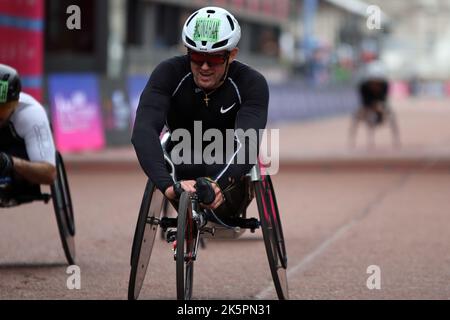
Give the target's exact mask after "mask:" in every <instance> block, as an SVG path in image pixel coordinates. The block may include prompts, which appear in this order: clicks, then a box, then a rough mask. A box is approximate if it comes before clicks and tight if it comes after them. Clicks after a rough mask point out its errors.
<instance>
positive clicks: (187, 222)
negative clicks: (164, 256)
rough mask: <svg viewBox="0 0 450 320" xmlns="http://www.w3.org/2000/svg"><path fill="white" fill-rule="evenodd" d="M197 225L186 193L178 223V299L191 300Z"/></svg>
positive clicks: (181, 202) (179, 212)
mask: <svg viewBox="0 0 450 320" xmlns="http://www.w3.org/2000/svg"><path fill="white" fill-rule="evenodd" d="M196 226H197V225H196V223H195V221H194V220H193V218H192V208H191V200H190V198H189V194H188V193H187V192H184V193H183V194H182V195H181V198H180V205H179V207H178V221H177V246H176V269H177V272H176V274H177V276H176V278H177V299H178V300H190V299H191V297H192V286H193V281H194V260H195V258H194V250H195V242H196V239H197V228H196Z"/></svg>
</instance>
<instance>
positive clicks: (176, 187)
mask: <svg viewBox="0 0 450 320" xmlns="http://www.w3.org/2000/svg"><path fill="white" fill-rule="evenodd" d="M173 191H174V192H175V195H176V196H177V199H180V197H181V194H182V193H183V192H184V189H183V188H182V187H181V181H177V182H175V184H174V185H173Z"/></svg>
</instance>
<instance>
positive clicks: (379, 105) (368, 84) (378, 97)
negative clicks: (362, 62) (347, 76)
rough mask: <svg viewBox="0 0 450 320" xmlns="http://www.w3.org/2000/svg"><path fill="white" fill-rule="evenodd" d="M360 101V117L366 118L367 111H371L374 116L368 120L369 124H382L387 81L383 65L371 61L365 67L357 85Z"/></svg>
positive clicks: (385, 103)
mask: <svg viewBox="0 0 450 320" xmlns="http://www.w3.org/2000/svg"><path fill="white" fill-rule="evenodd" d="M359 94H360V99H361V110H360V112H361V113H364V114H363V115H362V114H361V115H360V116H361V117H365V116H367V114H368V113H367V111H373V112H372V113H371V114H373V115H374V116H373V117H372V118H368V119H367V120H369V122H370V124H372V125H377V124H381V123H383V120H384V117H385V112H386V109H387V102H388V94H389V81H388V78H387V75H386V72H385V70H384V67H383V65H382V64H381V63H380V62H379V61H372V62H371V63H369V64H368V65H367V68H366V70H365V73H364V76H363V79H362V81H361V82H360V84H359Z"/></svg>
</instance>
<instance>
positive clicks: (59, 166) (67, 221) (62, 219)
mask: <svg viewBox="0 0 450 320" xmlns="http://www.w3.org/2000/svg"><path fill="white" fill-rule="evenodd" d="M50 190H51V194H52V199H53V207H54V209H55V215H56V222H57V224H58V229H59V235H60V237H61V242H62V246H63V249H64V253H65V255H66V259H67V262H68V263H69V264H70V265H73V264H75V220H74V215H73V206H72V199H71V196H70V189H69V182H68V179H67V174H66V169H65V167H64V162H63V159H62V157H61V154H60V153H59V152H57V153H56V180H55V182H54V183H53V184H52V185H51V187H50Z"/></svg>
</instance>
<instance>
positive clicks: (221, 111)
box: [220, 102, 236, 113]
mask: <svg viewBox="0 0 450 320" xmlns="http://www.w3.org/2000/svg"><path fill="white" fill-rule="evenodd" d="M235 104H236V102H235V103H233V104H232V105H231V107H229V108H226V109H224V108H223V107H222V108H220V113H226V112H228V111H230V110H231V109H233V107H234V105H235Z"/></svg>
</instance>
